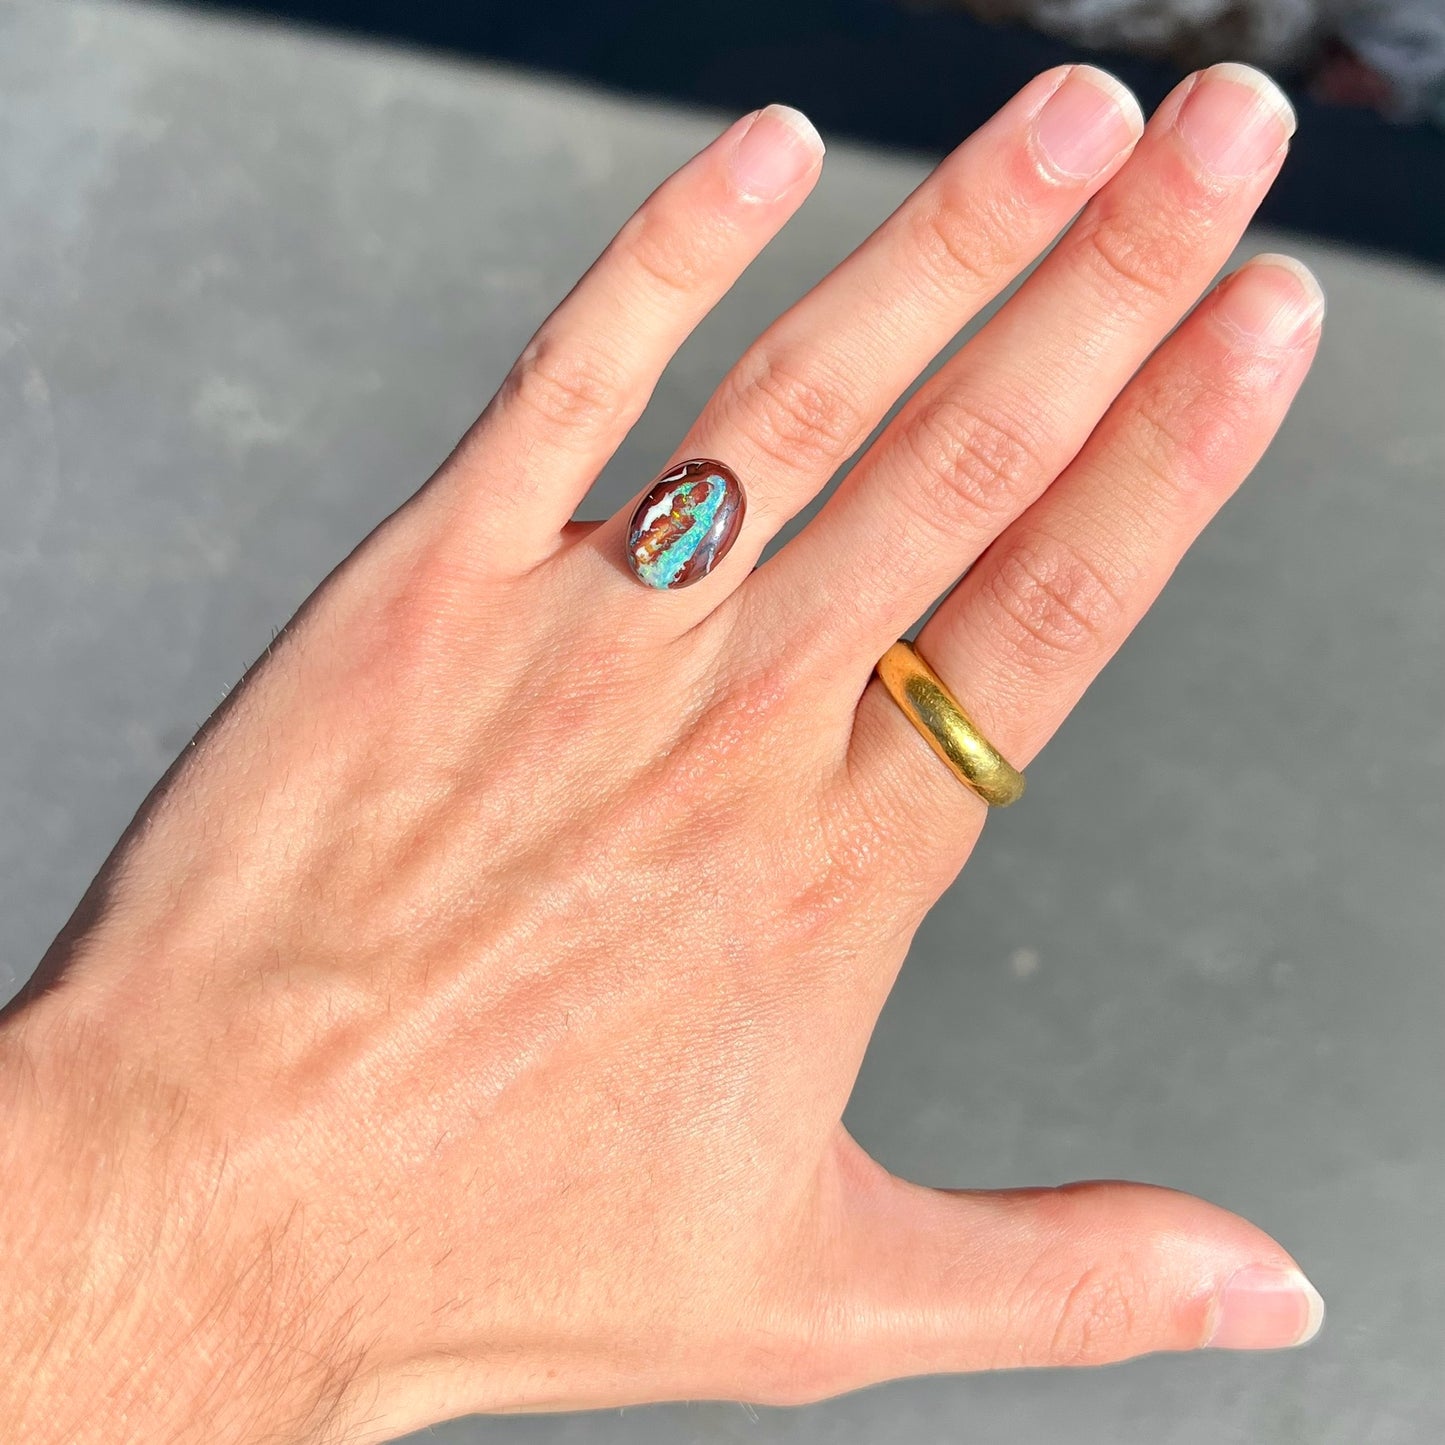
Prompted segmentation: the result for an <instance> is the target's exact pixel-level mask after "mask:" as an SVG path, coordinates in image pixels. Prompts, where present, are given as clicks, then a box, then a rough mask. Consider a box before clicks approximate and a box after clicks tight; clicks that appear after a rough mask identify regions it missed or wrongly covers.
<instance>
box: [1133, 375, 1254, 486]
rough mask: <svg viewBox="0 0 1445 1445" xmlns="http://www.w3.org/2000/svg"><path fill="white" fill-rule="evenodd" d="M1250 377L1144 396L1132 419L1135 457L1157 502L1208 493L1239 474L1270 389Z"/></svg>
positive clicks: (1203, 381)
mask: <svg viewBox="0 0 1445 1445" xmlns="http://www.w3.org/2000/svg"><path fill="white" fill-rule="evenodd" d="M1251 380H1252V379H1251V378H1249V377H1239V378H1236V377H1230V376H1228V375H1220V376H1216V377H1213V378H1210V377H1207V376H1199V377H1195V378H1193V379H1192V380H1190V381H1189V382H1187V383H1186V384H1182V385H1181V384H1178V383H1176V384H1173V385H1170V386H1156V387H1152V388H1149V389H1147V390H1145V391H1143V392H1141V394H1140V396H1139V398H1138V400H1137V402H1136V403H1135V405H1134V407H1133V410H1132V412H1131V414H1130V417H1129V424H1130V430H1131V433H1132V434H1133V437H1134V439H1135V440H1134V456H1135V458H1136V460H1137V463H1138V465H1139V467H1140V469H1141V471H1142V472H1143V473H1144V476H1145V479H1146V481H1147V482H1148V484H1149V488H1150V491H1151V493H1152V494H1153V495H1155V496H1156V497H1161V498H1164V499H1172V498H1174V497H1177V496H1179V495H1181V494H1183V495H1188V494H1190V493H1193V492H1195V491H1198V490H1202V489H1204V488H1206V487H1208V486H1209V485H1210V484H1211V483H1212V482H1216V481H1217V480H1218V479H1220V478H1221V477H1228V476H1232V475H1233V474H1234V472H1235V470H1236V463H1237V459H1238V457H1239V455H1240V452H1241V449H1242V446H1243V439H1244V435H1245V433H1246V431H1247V429H1248V427H1249V426H1250V425H1251V424H1252V423H1253V422H1254V420H1255V418H1256V417H1257V415H1258V407H1259V396H1260V394H1261V393H1263V394H1266V395H1267V394H1268V388H1267V387H1266V386H1259V385H1254V384H1251Z"/></svg>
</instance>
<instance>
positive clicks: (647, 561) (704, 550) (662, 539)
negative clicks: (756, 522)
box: [627, 459, 744, 587]
mask: <svg viewBox="0 0 1445 1445" xmlns="http://www.w3.org/2000/svg"><path fill="white" fill-rule="evenodd" d="M743 507H744V498H743V488H742V483H741V482H739V481H738V479H737V477H735V476H734V475H733V473H732V472H731V471H730V470H729V469H728V468H727V467H725V466H723V464H722V463H721V462H712V461H707V460H706V459H699V460H695V461H690V462H683V463H682V464H681V465H680V466H676V467H674V468H673V469H672V470H671V471H670V472H665V473H664V474H663V475H662V476H660V477H659V478H658V479H657V481H656V482H654V483H653V486H652V490H651V491H650V492H648V494H647V495H646V496H645V497H644V498H643V499H642V500H641V501H640V502H639V503H638V504H637V509H636V511H634V512H633V514H632V522H631V524H630V525H629V526H628V528H627V560H628V562H629V563H630V564H631V567H632V570H633V572H634V574H636V577H637V580H638V581H639V582H643V583H645V584H646V585H647V586H649V587H686V586H687V585H688V584H689V583H692V582H696V581H698V580H699V579H700V578H703V577H706V576H707V574H708V573H709V572H711V571H712V569H713V568H714V567H716V566H717V564H718V563H719V562H721V561H722V559H723V558H724V557H725V556H726V555H727V550H728V548H729V547H731V546H732V544H733V541H734V539H735V538H736V537H737V534H738V529H739V528H740V527H741V526H742V522H743Z"/></svg>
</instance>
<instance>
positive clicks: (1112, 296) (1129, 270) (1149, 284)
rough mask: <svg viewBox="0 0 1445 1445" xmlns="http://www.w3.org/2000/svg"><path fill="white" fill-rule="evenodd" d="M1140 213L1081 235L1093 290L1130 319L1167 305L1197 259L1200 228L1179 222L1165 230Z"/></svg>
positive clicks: (1098, 224)
mask: <svg viewBox="0 0 1445 1445" xmlns="http://www.w3.org/2000/svg"><path fill="white" fill-rule="evenodd" d="M1166 219H1170V218H1169V217H1162V218H1153V219H1151V221H1150V222H1149V223H1147V224H1146V223H1144V222H1143V221H1141V219H1140V218H1139V217H1138V216H1137V215H1119V216H1108V217H1104V218H1101V219H1100V220H1099V221H1097V222H1096V223H1094V224H1092V225H1086V226H1085V227H1084V230H1083V233H1082V235H1081V236H1080V241H1081V243H1082V246H1083V256H1084V262H1085V266H1086V268H1087V269H1088V271H1089V273H1090V279H1091V280H1092V282H1093V284H1094V286H1095V288H1096V289H1097V290H1098V291H1100V292H1101V293H1102V295H1103V297H1104V299H1105V301H1106V302H1107V304H1108V305H1109V306H1110V307H1111V308H1112V309H1122V310H1123V311H1124V313H1125V314H1126V315H1128V314H1131V313H1133V312H1136V311H1138V310H1140V309H1147V308H1149V307H1151V306H1153V305H1155V304H1157V303H1161V302H1165V301H1168V300H1169V299H1170V298H1171V297H1173V296H1174V295H1175V294H1176V293H1177V292H1178V290H1179V287H1180V284H1181V281H1182V279H1183V278H1184V277H1187V276H1188V275H1189V274H1190V272H1191V269H1192V265H1191V263H1193V262H1195V261H1197V258H1198V251H1199V243H1200V239H1201V237H1200V235H1199V228H1198V227H1197V226H1195V225H1192V224H1189V223H1188V222H1187V221H1181V220H1180V218H1179V217H1177V216H1174V217H1173V218H1172V219H1174V220H1175V221H1177V222H1179V224H1177V225H1174V226H1166V225H1163V224H1161V223H1160V221H1161V220H1166Z"/></svg>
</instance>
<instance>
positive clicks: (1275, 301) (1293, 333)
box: [1215, 254, 1325, 347]
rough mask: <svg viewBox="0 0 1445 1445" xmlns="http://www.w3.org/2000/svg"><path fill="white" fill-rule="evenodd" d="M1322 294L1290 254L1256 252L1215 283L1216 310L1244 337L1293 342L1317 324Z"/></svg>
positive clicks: (1269, 343) (1267, 342) (1260, 341)
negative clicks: (1216, 285)
mask: <svg viewBox="0 0 1445 1445" xmlns="http://www.w3.org/2000/svg"><path fill="white" fill-rule="evenodd" d="M1324 314H1325V293H1324V292H1323V291H1321V290H1320V283H1319V282H1318V281H1316V280H1315V278H1314V276H1313V275H1312V274H1311V273H1310V271H1309V269H1308V268H1307V267H1305V266H1303V265H1301V264H1300V262H1298V261H1296V260H1295V258H1294V257H1293V256H1276V255H1272V254H1267V255H1263V256H1256V257H1254V259H1253V260H1251V261H1249V262H1247V263H1246V264H1245V265H1244V266H1242V267H1240V269H1239V270H1238V271H1236V272H1235V273H1234V275H1233V276H1231V277H1230V278H1229V280H1228V281H1226V282H1225V284H1224V285H1223V287H1221V288H1220V292H1219V302H1218V309H1217V311H1216V312H1215V315H1216V316H1217V317H1218V318H1219V320H1221V321H1223V322H1224V323H1225V325H1226V326H1229V327H1232V328H1233V329H1234V330H1235V331H1237V332H1239V333H1240V335H1242V336H1243V337H1244V338H1245V339H1247V340H1249V341H1252V342H1255V343H1258V344H1261V345H1264V346H1275V347H1287V346H1292V345H1294V344H1295V343H1297V342H1300V341H1303V340H1304V339H1305V338H1306V337H1307V336H1309V335H1311V334H1312V333H1313V332H1314V331H1315V330H1317V329H1318V327H1319V324H1320V320H1321V318H1322V317H1323V316H1324Z"/></svg>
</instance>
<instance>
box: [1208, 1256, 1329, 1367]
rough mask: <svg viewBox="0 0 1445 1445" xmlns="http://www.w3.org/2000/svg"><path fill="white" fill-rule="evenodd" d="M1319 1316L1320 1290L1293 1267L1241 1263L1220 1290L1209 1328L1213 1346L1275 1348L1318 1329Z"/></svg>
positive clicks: (1305, 1337)
mask: <svg viewBox="0 0 1445 1445" xmlns="http://www.w3.org/2000/svg"><path fill="white" fill-rule="evenodd" d="M1324 1320H1325V1302H1324V1300H1323V1299H1321V1298H1320V1292H1319V1291H1318V1290H1317V1289H1316V1288H1315V1287H1314V1285H1312V1284H1311V1283H1310V1282H1309V1280H1307V1279H1306V1278H1305V1277H1304V1275H1302V1274H1301V1273H1300V1272H1299V1270H1297V1269H1277V1268H1275V1267H1273V1266H1271V1265H1262V1264H1251V1265H1246V1266H1245V1268H1243V1269H1241V1270H1240V1271H1239V1272H1238V1273H1237V1274H1235V1275H1233V1276H1232V1277H1231V1278H1230V1279H1229V1281H1228V1283H1226V1284H1225V1286H1224V1289H1223V1290H1222V1291H1221V1292H1220V1295H1219V1301H1218V1304H1217V1306H1216V1314H1215V1323H1214V1333H1213V1334H1212V1335H1211V1336H1210V1338H1209V1344H1210V1346H1211V1347H1212V1348H1213V1349H1217V1350H1281V1349H1286V1348H1288V1347H1289V1346H1291V1345H1302V1344H1305V1343H1306V1342H1307V1341H1309V1340H1312V1339H1314V1337H1315V1336H1316V1335H1317V1334H1319V1332H1320V1326H1321V1325H1322V1324H1323V1323H1324Z"/></svg>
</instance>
